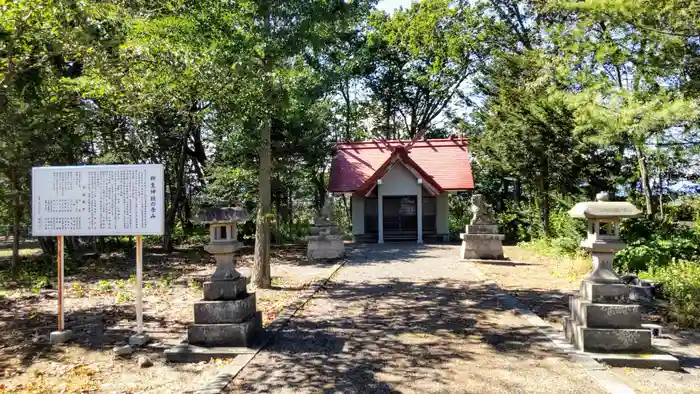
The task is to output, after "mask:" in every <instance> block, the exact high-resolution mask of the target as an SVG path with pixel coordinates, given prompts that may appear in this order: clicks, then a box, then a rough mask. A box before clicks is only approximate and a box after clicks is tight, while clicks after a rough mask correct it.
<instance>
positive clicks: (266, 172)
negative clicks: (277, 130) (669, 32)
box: [251, 117, 272, 289]
mask: <svg viewBox="0 0 700 394" xmlns="http://www.w3.org/2000/svg"><path fill="white" fill-rule="evenodd" d="M271 121H272V119H271V118H270V117H267V118H266V119H265V120H264V121H263V124H262V127H261V128H260V171H259V174H258V194H259V196H258V213H257V218H256V223H255V254H254V256H253V274H252V278H251V282H252V283H253V285H254V286H256V287H258V288H263V289H269V288H270V286H271V284H272V278H271V277H270V205H271V204H270V203H271V201H270V200H271V199H272V195H271V190H270V172H271V167H272V161H271V157H270V156H272V152H271V150H272V149H271V146H270V145H271V141H270V134H271V130H270V128H271Z"/></svg>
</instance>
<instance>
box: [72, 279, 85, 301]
mask: <svg viewBox="0 0 700 394" xmlns="http://www.w3.org/2000/svg"><path fill="white" fill-rule="evenodd" d="M73 292H74V293H75V296H76V297H78V298H83V297H85V289H84V288H83V285H82V284H80V282H73Z"/></svg>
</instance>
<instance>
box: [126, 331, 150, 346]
mask: <svg viewBox="0 0 700 394" xmlns="http://www.w3.org/2000/svg"><path fill="white" fill-rule="evenodd" d="M150 340H151V338H149V337H148V335H146V334H134V335H132V336H130V337H129V345H131V346H132V347H139V346H144V345H146V344H147V343H148V341H150Z"/></svg>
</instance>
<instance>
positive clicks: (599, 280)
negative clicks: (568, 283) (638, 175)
mask: <svg viewBox="0 0 700 394" xmlns="http://www.w3.org/2000/svg"><path fill="white" fill-rule="evenodd" d="M596 199H597V201H595V202H583V203H578V204H576V206H574V207H573V208H572V209H571V211H569V214H570V215H571V216H572V217H574V218H582V219H586V220H588V235H587V237H586V239H584V240H583V241H582V242H581V246H582V247H583V248H585V249H587V250H589V251H590V252H591V254H592V258H593V269H592V271H591V272H590V273H589V274H588V275H586V277H585V278H584V280H583V281H582V282H581V290H580V292H579V295H578V296H574V297H571V298H570V299H569V308H570V310H571V316H569V317H565V318H564V332H565V334H566V338H567V339H568V340H569V341H570V342H572V344H573V345H574V346H575V347H576V349H577V350H579V351H583V352H587V353H590V355H591V356H592V357H593V358H595V359H596V360H598V361H601V362H604V363H606V364H610V365H612V366H623V367H646V368H656V367H660V368H664V369H672V370H675V369H679V368H680V364H679V363H678V360H677V359H676V358H674V357H672V356H670V355H666V354H661V353H659V352H657V351H654V349H653V347H652V344H651V340H652V339H651V338H652V333H651V330H650V329H645V328H643V327H642V317H641V307H640V305H637V304H633V303H632V301H631V300H630V288H629V286H628V285H626V284H624V283H623V282H622V281H621V280H620V278H619V277H618V276H617V274H615V271H614V270H613V265H612V263H613V257H614V255H615V252H617V251H619V250H621V249H623V248H624V247H625V244H624V243H622V241H620V238H619V236H620V220H621V219H622V218H632V217H636V216H639V215H640V214H641V212H640V211H639V210H638V209H637V208H636V207H635V206H634V205H632V204H631V203H629V202H611V201H608V196H607V194H606V193H600V194H598V196H596Z"/></svg>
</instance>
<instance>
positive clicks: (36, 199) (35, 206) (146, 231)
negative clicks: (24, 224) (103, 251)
mask: <svg viewBox="0 0 700 394" xmlns="http://www.w3.org/2000/svg"><path fill="white" fill-rule="evenodd" d="M133 170H141V171H145V173H148V175H144V176H145V177H148V176H150V177H153V176H155V177H156V179H155V181H154V182H153V183H151V180H145V181H146V182H147V183H151V184H152V185H153V184H154V185H155V188H154V189H150V190H149V191H150V192H153V191H155V192H154V193H149V194H148V195H145V196H144V197H145V198H150V196H151V195H153V196H154V197H155V199H156V200H155V201H154V202H155V204H156V205H155V209H156V212H155V215H156V219H155V220H156V222H157V228H143V229H133V230H132V229H123V228H122V229H119V230H112V229H104V230H102V229H91V230H88V229H83V228H80V229H77V230H60V229H59V230H43V229H42V228H41V226H40V225H39V220H42V215H41V214H40V212H42V207H41V198H42V197H44V198H46V197H49V198H51V197H58V196H55V194H52V193H54V192H49V193H41V190H42V189H44V188H45V186H44V185H42V184H41V179H40V178H41V177H42V175H41V173H42V172H43V173H58V172H62V173H69V172H72V173H74V174H75V173H78V172H80V173H88V172H94V171H101V172H106V171H112V172H114V173H118V172H119V171H133ZM43 176H44V177H46V175H43ZM164 176H165V170H164V167H163V165H162V164H114V165H83V166H55V167H33V168H32V184H31V186H32V188H31V192H32V193H31V197H32V198H31V201H32V236H35V237H55V236H59V235H62V236H90V237H95V236H104V237H109V236H135V235H163V234H164V232H165V179H164ZM110 186H112V185H110ZM144 193H145V191H144ZM68 199H70V198H68ZM85 201H87V200H84V201H83V203H85ZM132 201H136V200H135V199H132ZM143 203H144V204H147V201H143ZM95 204H97V203H95ZM142 208H143V207H142ZM95 209H100V207H98V206H96V207H95ZM37 213H39V214H37ZM47 216H50V215H47ZM59 216H60V215H59ZM81 219H82V218H81ZM112 219H114V220H117V219H116V218H112Z"/></svg>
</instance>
